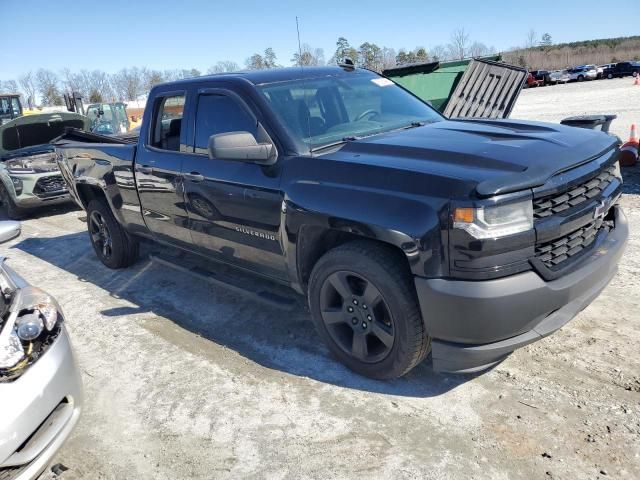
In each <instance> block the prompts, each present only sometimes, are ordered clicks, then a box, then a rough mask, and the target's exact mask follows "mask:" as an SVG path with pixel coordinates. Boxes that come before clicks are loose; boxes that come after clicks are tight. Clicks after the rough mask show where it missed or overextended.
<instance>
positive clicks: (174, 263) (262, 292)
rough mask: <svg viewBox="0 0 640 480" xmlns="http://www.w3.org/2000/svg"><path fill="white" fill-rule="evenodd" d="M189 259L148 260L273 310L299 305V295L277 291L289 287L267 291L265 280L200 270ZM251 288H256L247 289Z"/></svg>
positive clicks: (151, 255) (155, 256)
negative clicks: (244, 296)
mask: <svg viewBox="0 0 640 480" xmlns="http://www.w3.org/2000/svg"><path fill="white" fill-rule="evenodd" d="M189 257H190V256H189V255H186V254H180V255H179V256H177V257H173V256H171V255H163V254H158V253H149V259H150V260H151V261H152V262H155V263H157V264H159V265H165V266H167V267H171V268H173V269H175V270H178V271H180V272H183V273H187V274H189V275H193V276H194V277H196V278H198V279H199V280H204V281H205V282H208V283H210V284H211V285H215V286H220V287H223V288H227V289H229V290H233V291H234V292H237V293H240V294H242V295H246V296H249V297H251V298H253V299H255V300H258V301H260V302H262V303H266V304H267V305H270V306H272V307H276V308H281V309H285V310H293V309H294V308H295V307H297V306H298V305H299V299H298V295H296V294H295V293H294V292H293V290H291V294H290V295H289V294H288V293H286V292H284V291H278V290H290V289H289V288H288V287H284V286H282V287H280V286H279V285H274V286H273V288H270V287H271V286H270V285H269V282H268V281H267V280H262V279H260V278H256V277H255V276H253V275H250V274H248V273H247V274H244V273H242V272H238V273H235V272H234V273H226V272H225V273H221V272H217V271H214V270H212V269H207V268H203V267H202V261H200V262H196V259H197V260H201V259H200V258H197V257H196V259H191V258H189ZM224 267H226V269H230V268H231V267H227V266H224ZM252 285H253V286H254V287H255V288H250V286H252ZM278 287H279V288H278Z"/></svg>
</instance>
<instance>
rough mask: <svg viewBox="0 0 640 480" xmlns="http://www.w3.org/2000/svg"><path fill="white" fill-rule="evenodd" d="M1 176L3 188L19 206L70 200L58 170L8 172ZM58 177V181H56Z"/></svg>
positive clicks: (32, 206) (29, 206) (24, 206)
mask: <svg viewBox="0 0 640 480" xmlns="http://www.w3.org/2000/svg"><path fill="white" fill-rule="evenodd" d="M4 175H6V176H7V178H3V179H2V180H3V182H4V184H5V188H6V189H7V192H9V195H10V196H11V199H12V200H13V202H14V203H15V204H16V205H17V206H18V207H20V208H37V207H42V206H44V205H54V204H60V203H66V202H71V196H70V195H69V190H68V189H67V186H66V184H65V183H64V179H62V176H61V175H60V172H51V173H32V174H9V173H7V172H6V171H5V172H4ZM58 179H59V180H60V181H58Z"/></svg>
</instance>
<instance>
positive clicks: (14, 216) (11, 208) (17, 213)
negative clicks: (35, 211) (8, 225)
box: [0, 184, 27, 220]
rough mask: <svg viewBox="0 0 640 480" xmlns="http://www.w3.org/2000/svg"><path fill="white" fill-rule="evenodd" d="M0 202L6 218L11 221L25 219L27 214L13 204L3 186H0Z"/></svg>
mask: <svg viewBox="0 0 640 480" xmlns="http://www.w3.org/2000/svg"><path fill="white" fill-rule="evenodd" d="M0 201H1V202H2V208H3V209H4V211H5V213H6V214H7V217H9V218H10V219H11V220H22V219H23V218H24V217H26V215H27V212H26V211H25V210H24V209H23V208H20V207H18V206H17V205H16V204H15V202H14V201H13V199H12V198H11V195H10V194H9V192H8V191H7V187H5V186H4V184H2V185H1V186H0Z"/></svg>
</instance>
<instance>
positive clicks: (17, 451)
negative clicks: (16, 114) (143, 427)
mask: <svg viewBox="0 0 640 480" xmlns="http://www.w3.org/2000/svg"><path fill="white" fill-rule="evenodd" d="M19 233H20V224H19V223H17V222H10V221H7V222H0V242H4V241H7V240H10V239H11V238H13V237H15V236H17V235H19ZM63 320H64V319H63V314H62V310H61V309H60V306H59V305H58V304H57V302H56V301H55V300H54V299H53V298H52V297H51V296H50V295H48V294H47V293H45V292H43V291H42V290H40V289H38V288H35V287H32V286H31V285H29V284H27V283H26V282H25V281H24V280H23V279H22V278H21V277H20V276H19V275H18V274H16V273H15V272H14V271H13V270H12V269H11V268H10V267H8V266H7V265H6V264H5V263H4V259H1V260H0V480H31V479H35V478H38V477H39V476H40V474H41V473H42V472H43V471H44V470H45V469H46V468H47V466H48V465H49V463H50V462H51V460H52V458H53V456H54V454H55V453H56V452H57V451H58V449H59V448H60V446H61V445H62V444H63V442H64V441H65V440H66V438H67V437H68V436H69V434H70V433H71V431H72V430H73V428H74V426H75V425H76V423H77V422H78V418H79V417H80V411H81V409H82V381H81V378H80V373H79V371H78V368H77V365H76V361H75V358H74V355H73V352H72V350H71V344H70V342H69V337H68V335H67V331H66V329H65V327H64V323H63Z"/></svg>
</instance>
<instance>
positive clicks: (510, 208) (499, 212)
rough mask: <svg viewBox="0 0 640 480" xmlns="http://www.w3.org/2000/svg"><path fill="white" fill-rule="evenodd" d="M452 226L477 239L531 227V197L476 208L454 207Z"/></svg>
mask: <svg viewBox="0 0 640 480" xmlns="http://www.w3.org/2000/svg"><path fill="white" fill-rule="evenodd" d="M453 227H454V228H459V229H462V230H465V231H466V232H468V233H469V234H470V235H471V236H473V237H475V238H479V239H485V238H498V237H505V236H507V235H513V234H516V233H522V232H526V231H528V230H531V229H532V228H533V203H532V201H531V199H527V200H523V201H519V202H512V203H505V204H501V205H491V206H484V207H478V208H468V207H465V208H456V209H455V210H454V212H453Z"/></svg>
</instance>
